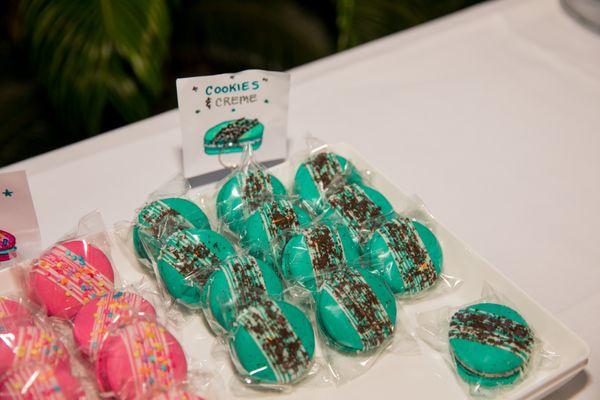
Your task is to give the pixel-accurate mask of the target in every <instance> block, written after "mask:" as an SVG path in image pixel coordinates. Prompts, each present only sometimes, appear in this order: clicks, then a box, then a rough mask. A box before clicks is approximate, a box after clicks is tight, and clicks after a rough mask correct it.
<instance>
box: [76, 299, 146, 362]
mask: <svg viewBox="0 0 600 400" xmlns="http://www.w3.org/2000/svg"><path fill="white" fill-rule="evenodd" d="M155 316H156V312H155V311H154V307H153V306H152V304H150V303H149V302H148V301H147V300H145V299H144V298H143V297H142V296H139V295H137V294H135V293H131V292H123V291H110V292H108V293H107V294H106V295H103V296H101V297H99V298H96V299H94V300H91V301H90V302H89V303H87V304H86V305H84V306H83V307H82V308H81V310H80V311H79V313H77V316H76V317H75V319H74V321H73V336H74V337H75V341H76V342H77V345H78V347H79V349H80V350H81V352H82V353H83V354H85V355H86V356H87V357H88V358H90V360H92V361H93V360H95V359H96V355H97V353H98V350H99V348H100V344H101V342H102V341H103V340H104V339H105V337H106V336H107V335H108V334H109V333H110V331H111V330H114V329H117V328H118V327H119V326H122V325H124V324H126V323H129V322H131V320H132V319H134V318H150V319H154V318H155Z"/></svg>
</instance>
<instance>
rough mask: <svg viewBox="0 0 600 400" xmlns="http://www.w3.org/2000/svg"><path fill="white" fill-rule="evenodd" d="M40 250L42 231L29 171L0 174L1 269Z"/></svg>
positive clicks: (32, 255)
mask: <svg viewBox="0 0 600 400" xmlns="http://www.w3.org/2000/svg"><path fill="white" fill-rule="evenodd" d="M39 251H40V231H39V225H38V220H37V215H36V213H35V208H34V207H33V200H32V198H31V192H30V191H29V184H28V182H27V175H26V174H25V171H15V172H6V173H0V269H2V267H4V266H6V265H8V264H9V262H10V260H12V259H14V258H15V257H16V256H17V255H19V256H20V257H21V258H31V257H34V256H35V255H36V254H37V253H38V252H39Z"/></svg>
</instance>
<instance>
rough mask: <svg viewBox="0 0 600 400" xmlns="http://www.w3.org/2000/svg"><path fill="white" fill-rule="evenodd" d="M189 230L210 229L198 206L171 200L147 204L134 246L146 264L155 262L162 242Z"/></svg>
mask: <svg viewBox="0 0 600 400" xmlns="http://www.w3.org/2000/svg"><path fill="white" fill-rule="evenodd" d="M189 228H197V229H209V230H210V222H209V221H208V218H207V217H206V214H204V211H202V210H201V209H200V207H198V206H197V205H196V204H195V203H193V202H191V201H189V200H187V199H182V198H179V197H170V198H165V199H160V200H156V201H153V202H151V203H149V204H147V205H146V206H144V207H143V208H142V209H141V210H140V212H139V213H138V215H137V221H136V224H135V226H134V227H133V246H134V248H135V252H136V254H137V256H138V258H139V259H140V261H142V262H148V261H151V259H152V260H153V259H155V258H156V257H157V256H158V252H159V251H160V247H161V239H166V237H167V236H168V235H170V234H171V233H173V232H175V231H178V230H182V229H189ZM148 251H149V252H150V254H148Z"/></svg>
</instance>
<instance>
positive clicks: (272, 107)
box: [177, 70, 290, 178]
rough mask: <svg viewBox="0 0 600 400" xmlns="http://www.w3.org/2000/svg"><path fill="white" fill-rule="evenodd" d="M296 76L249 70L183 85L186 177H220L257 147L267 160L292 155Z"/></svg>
mask: <svg viewBox="0 0 600 400" xmlns="http://www.w3.org/2000/svg"><path fill="white" fill-rule="evenodd" d="M289 87H290V75H289V74H288V73H283V72H269V71H261V70H248V71H242V72H239V73H235V74H221V75H212V76H201V77H195V78H183V79H178V80H177V100H178V103H179V115H180V120H181V130H182V134H183V141H182V143H183V169H184V174H185V176H186V177H188V178H191V177H197V176H203V175H207V174H211V173H214V171H217V170H222V169H224V168H226V167H227V166H231V165H235V164H236V163H238V162H239V160H240V153H241V152H242V151H243V149H244V146H251V147H252V149H253V150H254V151H255V152H256V153H257V154H258V158H259V159H260V160H261V161H265V162H268V161H273V160H282V161H283V160H284V159H285V158H286V156H287V110H288V97H289Z"/></svg>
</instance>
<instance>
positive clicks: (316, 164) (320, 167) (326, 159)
mask: <svg viewBox="0 0 600 400" xmlns="http://www.w3.org/2000/svg"><path fill="white" fill-rule="evenodd" d="M306 168H307V169H308V172H309V173H310V176H311V177H312V178H313V181H314V182H315V184H316V186H317V188H318V189H319V191H320V192H321V193H323V192H324V191H326V190H327V189H328V188H329V186H330V185H331V183H332V182H334V181H335V179H336V177H339V176H340V175H341V174H342V172H343V171H342V166H341V165H340V163H339V161H338V160H337V158H336V156H335V154H333V153H318V154H317V155H315V156H314V157H312V158H311V159H310V160H309V161H308V162H307V163H306Z"/></svg>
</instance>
